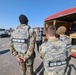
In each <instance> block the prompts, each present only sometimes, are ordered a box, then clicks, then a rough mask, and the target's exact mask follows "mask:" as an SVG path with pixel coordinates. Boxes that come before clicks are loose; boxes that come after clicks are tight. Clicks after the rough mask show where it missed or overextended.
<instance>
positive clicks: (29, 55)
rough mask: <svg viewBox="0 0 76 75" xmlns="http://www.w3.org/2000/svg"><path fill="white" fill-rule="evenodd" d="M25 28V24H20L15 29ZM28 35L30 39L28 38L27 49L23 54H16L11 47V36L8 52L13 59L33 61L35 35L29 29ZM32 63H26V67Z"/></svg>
mask: <svg viewBox="0 0 76 75" xmlns="http://www.w3.org/2000/svg"><path fill="white" fill-rule="evenodd" d="M23 26H25V24H21V25H20V26H18V27H17V29H19V28H21V27H23ZM29 35H30V38H29V47H28V49H27V51H26V52H25V53H20V52H17V51H16V50H15V48H14V46H13V41H12V36H11V38H10V51H11V53H12V54H13V55H14V56H15V57H18V56H20V57H23V58H25V59H27V60H28V59H31V60H33V59H34V48H35V41H34V40H35V38H36V34H35V32H34V30H33V29H32V28H29ZM31 64H32V63H31V62H27V65H31Z"/></svg>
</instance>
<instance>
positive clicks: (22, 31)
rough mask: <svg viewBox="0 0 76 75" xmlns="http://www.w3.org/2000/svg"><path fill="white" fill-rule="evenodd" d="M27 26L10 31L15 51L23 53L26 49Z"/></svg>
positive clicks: (27, 41)
mask: <svg viewBox="0 0 76 75" xmlns="http://www.w3.org/2000/svg"><path fill="white" fill-rule="evenodd" d="M29 29H30V27H29V26H27V25H26V26H23V27H21V28H20V27H19V28H17V29H16V30H15V31H13V33H12V42H13V46H14V49H15V50H16V51H17V52H20V53H25V52H26V51H27V49H28V46H29V36H30V34H29Z"/></svg>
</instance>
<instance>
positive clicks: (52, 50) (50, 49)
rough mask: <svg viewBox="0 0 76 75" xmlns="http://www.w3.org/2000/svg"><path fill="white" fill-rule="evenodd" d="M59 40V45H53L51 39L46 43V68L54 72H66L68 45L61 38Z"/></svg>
mask: <svg viewBox="0 0 76 75" xmlns="http://www.w3.org/2000/svg"><path fill="white" fill-rule="evenodd" d="M57 42H58V44H57V45H53V44H52V43H51V42H50V41H48V42H47V43H46V45H45V48H46V52H45V55H44V59H43V63H44V67H45V70H47V71H48V72H51V73H53V74H56V73H58V74H60V73H61V72H64V69H65V67H66V58H67V57H66V45H65V44H64V43H63V42H61V41H60V40H59V41H57Z"/></svg>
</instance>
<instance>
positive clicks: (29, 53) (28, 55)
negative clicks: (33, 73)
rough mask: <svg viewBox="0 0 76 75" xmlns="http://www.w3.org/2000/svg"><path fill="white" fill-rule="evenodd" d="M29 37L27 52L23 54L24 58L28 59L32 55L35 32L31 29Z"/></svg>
mask: <svg viewBox="0 0 76 75" xmlns="http://www.w3.org/2000/svg"><path fill="white" fill-rule="evenodd" d="M30 37H31V38H30V43H29V48H28V50H27V53H26V54H24V58H25V59H28V58H29V57H30V56H31V55H32V53H33V52H34V48H35V38H36V33H35V32H34V31H33V33H32V34H31V36H30Z"/></svg>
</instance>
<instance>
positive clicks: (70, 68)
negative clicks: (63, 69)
mask: <svg viewBox="0 0 76 75" xmlns="http://www.w3.org/2000/svg"><path fill="white" fill-rule="evenodd" d="M72 68H74V70H75V74H76V67H75V66H74V65H73V64H70V65H69V70H68V72H67V75H71V72H72Z"/></svg>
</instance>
